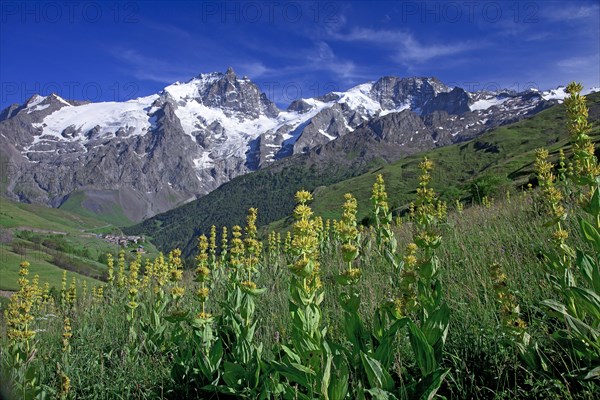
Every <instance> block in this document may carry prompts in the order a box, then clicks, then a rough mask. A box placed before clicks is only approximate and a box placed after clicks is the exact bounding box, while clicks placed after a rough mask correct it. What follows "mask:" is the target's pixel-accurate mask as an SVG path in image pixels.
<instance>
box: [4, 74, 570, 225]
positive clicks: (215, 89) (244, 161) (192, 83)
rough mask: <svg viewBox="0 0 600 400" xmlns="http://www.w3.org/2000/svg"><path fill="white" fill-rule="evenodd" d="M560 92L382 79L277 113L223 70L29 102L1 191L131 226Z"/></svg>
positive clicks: (500, 120) (536, 104) (406, 144)
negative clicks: (148, 91) (124, 94)
mask: <svg viewBox="0 0 600 400" xmlns="http://www.w3.org/2000/svg"><path fill="white" fill-rule="evenodd" d="M564 97H565V92H564V90H563V88H558V89H555V90H552V91H547V92H540V91H537V90H534V89H531V90H527V91H524V92H518V93H517V92H515V91H511V90H501V91H494V92H490V91H480V92H468V91H466V90H464V89H462V88H460V87H450V86H447V85H445V84H444V83H443V82H440V81H439V80H438V79H436V78H433V77H429V78H426V77H411V78H399V77H392V76H387V77H382V78H380V79H378V80H377V81H374V82H367V83H363V84H360V85H358V86H355V87H353V88H351V89H349V90H347V91H345V92H331V93H328V94H326V95H324V96H321V97H317V98H308V99H298V100H295V101H293V102H292V103H291V104H290V105H289V107H287V109H285V110H282V109H280V108H278V107H277V105H276V104H275V103H273V102H272V101H271V100H269V99H268V98H267V96H266V95H265V93H263V92H261V90H260V88H259V87H258V86H257V85H256V84H255V83H253V82H252V81H251V80H250V79H249V78H247V77H242V78H240V77H238V76H236V74H235V73H234V71H233V70H232V69H231V68H230V69H228V70H227V71H226V73H209V74H201V75H199V76H197V77H194V78H192V79H191V80H189V81H188V82H185V83H180V82H176V83H174V84H172V85H169V86H167V87H165V88H164V89H163V90H161V91H160V92H159V93H157V94H153V95H150V96H146V97H141V98H137V99H134V100H129V101H125V102H101V103H90V102H83V101H76V100H71V99H63V98H61V97H59V96H58V95H56V94H51V95H48V96H41V95H34V96H32V97H31V98H30V99H29V100H27V101H26V102H25V103H24V104H22V105H17V104H15V105H12V106H10V107H8V108H6V109H4V110H3V111H2V112H1V113H0V161H1V162H2V165H4V166H9V168H5V171H3V175H5V176H3V177H2V178H3V179H2V186H1V189H2V191H3V195H5V196H7V197H9V198H11V199H13V200H17V201H20V202H26V203H41V204H46V205H50V206H52V207H61V208H67V209H76V210H80V211H83V212H86V213H88V214H89V213H91V214H93V215H96V216H97V217H98V218H100V219H102V218H105V220H109V221H114V220H115V219H116V220H119V221H120V223H121V225H128V224H130V223H133V222H139V221H142V220H145V219H148V218H150V217H152V216H154V215H156V214H159V213H162V212H165V211H168V210H171V209H173V208H175V207H177V206H179V205H182V204H185V203H187V202H190V201H192V200H195V199H197V198H200V197H202V196H205V195H207V194H208V193H210V192H212V191H214V190H215V189H217V188H218V187H220V186H221V185H223V184H224V183H226V182H228V181H230V180H232V179H233V178H235V177H238V176H240V175H244V174H247V173H249V172H252V171H257V170H264V171H269V173H271V174H273V173H276V171H281V170H282V169H285V168H290V167H292V166H297V165H302V166H304V167H305V166H307V165H308V166H311V167H312V168H313V169H315V168H316V169H317V170H318V171H320V172H321V175H329V177H330V179H329V180H328V181H327V180H325V181H324V182H323V184H325V183H334V182H335V181H339V180H341V179H345V178H349V177H351V176H355V175H358V174H360V173H363V172H365V171H367V170H368V169H369V168H372V167H373V166H377V165H381V164H385V163H391V162H394V161H397V160H399V159H402V158H404V157H406V156H409V155H412V154H416V153H418V152H422V151H425V150H430V149H434V148H437V147H442V146H447V145H450V144H453V143H458V142H463V141H466V140H469V139H472V138H474V137H477V136H479V135H481V134H482V133H484V132H486V131H489V130H490V129H493V128H495V127H498V126H500V125H506V124H509V123H513V122H516V121H519V120H521V119H523V118H527V117H530V116H533V115H535V114H537V113H539V112H540V111H542V110H544V109H546V108H549V107H551V106H553V105H555V104H557V103H559V102H560V101H561V100H562V99H563V98H564ZM333 166H335V170H337V172H336V171H334V170H328V168H333ZM247 189H248V190H250V188H247ZM270 195H272V196H275V197H276V196H277V195H278V194H277V193H271V194H270ZM111 218H112V219H111Z"/></svg>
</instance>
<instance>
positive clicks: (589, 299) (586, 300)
mask: <svg viewBox="0 0 600 400" xmlns="http://www.w3.org/2000/svg"><path fill="white" fill-rule="evenodd" d="M569 290H570V291H571V292H572V293H573V295H574V297H575V301H576V303H575V304H576V306H577V308H583V309H584V310H585V311H586V312H587V313H588V314H590V315H591V316H592V317H593V318H594V319H595V320H596V321H598V323H600V296H598V294H596V293H594V292H593V291H591V290H590V289H583V288H578V287H571V288H569Z"/></svg>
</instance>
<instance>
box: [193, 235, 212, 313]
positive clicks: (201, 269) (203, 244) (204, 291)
mask: <svg viewBox="0 0 600 400" xmlns="http://www.w3.org/2000/svg"><path fill="white" fill-rule="evenodd" d="M208 248H209V243H208V240H207V239H206V236H204V235H200V237H199V238H198V255H197V256H196V279H195V281H196V282H199V283H200V287H199V288H198V289H197V290H196V298H197V299H198V300H199V301H200V305H201V307H202V313H203V314H205V309H206V306H205V303H206V300H207V299H208V295H209V292H210V289H209V288H208V287H207V282H208V280H209V279H210V268H209V267H208Z"/></svg>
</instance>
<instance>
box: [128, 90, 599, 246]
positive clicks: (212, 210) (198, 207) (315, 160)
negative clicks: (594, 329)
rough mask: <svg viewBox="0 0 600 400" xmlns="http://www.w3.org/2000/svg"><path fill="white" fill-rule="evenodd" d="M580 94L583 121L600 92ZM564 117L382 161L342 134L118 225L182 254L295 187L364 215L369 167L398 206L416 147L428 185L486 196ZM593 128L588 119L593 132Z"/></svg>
mask: <svg viewBox="0 0 600 400" xmlns="http://www.w3.org/2000/svg"><path fill="white" fill-rule="evenodd" d="M587 101H588V106H589V109H590V121H592V122H596V121H599V120H600V93H592V94H590V95H588V96H587ZM565 118H566V117H565V111H564V106H562V105H557V106H554V107H552V108H550V109H548V110H545V111H542V112H540V113H539V114H536V115H535V116H533V117H531V118H529V119H526V120H522V121H520V122H517V123H514V124H510V125H506V126H503V127H500V128H497V129H495V130H493V131H490V132H488V133H485V134H483V135H482V136H479V137H477V138H475V139H472V140H471V141H468V142H464V143H459V144H455V145H451V146H447V147H442V148H437V149H434V150H431V151H428V152H424V153H417V152H413V153H412V155H411V153H408V154H407V153H405V154H404V155H405V157H404V158H402V159H401V160H400V161H398V162H395V163H392V164H388V165H386V164H387V162H386V160H385V159H381V158H378V157H372V158H371V159H370V160H367V161H365V159H364V157H362V156H364V154H360V153H359V152H358V151H359V148H360V146H359V144H358V143H355V146H351V145H349V139H347V141H346V142H338V141H337V140H336V141H332V142H330V143H328V144H327V145H325V146H323V147H320V148H317V149H316V150H315V151H311V152H309V153H307V154H303V155H299V156H295V157H292V158H291V159H290V160H286V161H284V162H281V163H279V164H276V165H274V166H272V167H270V168H267V169H264V170H261V171H258V172H255V173H251V174H247V175H244V176H241V177H238V178H236V179H233V180H232V181H230V182H229V183H227V184H225V185H223V186H221V187H220V188H219V189H217V190H215V191H213V192H211V193H209V194H208V195H207V196H205V197H203V198H201V199H199V200H196V201H194V202H191V203H188V204H186V205H184V206H182V207H179V208H177V209H174V210H171V211H169V212H166V213H163V214H159V215H157V216H155V217H153V218H150V219H148V220H146V221H144V222H142V223H141V224H138V225H135V226H132V227H128V228H125V231H126V232H129V233H131V234H144V235H147V236H150V237H151V238H152V240H153V243H154V244H155V245H156V246H157V247H158V248H160V249H162V250H168V249H172V248H175V247H180V248H182V249H184V254H187V255H189V254H191V253H192V251H193V250H194V248H195V246H196V237H197V236H198V235H199V234H200V233H207V232H208V230H209V229H210V226H211V225H213V224H214V225H216V226H232V225H235V224H239V225H243V222H244V218H245V210H247V209H248V208H250V207H257V208H258V209H259V215H258V223H259V224H260V225H265V224H268V223H270V222H273V221H277V220H280V219H282V218H286V217H288V216H289V215H290V214H291V212H292V209H293V195H294V193H295V192H296V191H297V190H299V189H302V188H303V189H306V190H310V191H315V198H316V199H315V202H314V207H315V211H316V212H317V213H318V214H320V215H323V216H324V217H336V216H338V213H339V212H338V211H335V210H337V207H332V206H333V205H337V204H339V202H340V199H342V196H343V194H344V193H346V192H352V193H354V194H355V195H356V196H357V198H358V199H359V217H360V218H361V219H364V218H365V217H367V212H366V207H368V201H367V200H368V198H369V196H370V190H371V187H372V184H373V181H374V177H375V175H376V174H377V173H383V174H384V177H385V178H386V181H387V182H389V192H388V193H389V195H390V199H392V200H391V203H392V204H391V205H392V207H393V208H395V209H401V208H403V207H405V206H406V205H407V203H408V202H409V201H410V200H411V199H412V198H413V197H414V188H415V187H416V186H415V182H416V179H417V176H418V175H417V172H416V169H417V164H418V160H420V159H421V158H422V157H423V156H424V155H426V156H427V157H429V158H431V159H433V160H434V162H436V163H439V168H436V172H435V174H436V176H435V177H434V182H435V184H434V187H435V189H436V190H438V191H439V192H440V193H441V196H442V198H443V199H445V200H446V201H454V200H455V199H463V200H470V199H471V198H473V197H476V198H478V199H480V198H482V197H483V196H484V195H486V194H487V195H490V196H494V195H495V194H496V193H498V192H504V191H505V190H506V189H509V188H514V187H519V186H520V185H523V184H526V183H527V182H528V180H529V178H530V173H531V164H532V162H533V159H534V157H533V152H534V150H535V149H536V148H539V147H542V146H545V147H549V148H550V149H551V150H552V149H557V148H558V147H559V146H561V145H564V144H565V143H566V142H567V132H566V129H565V128H564V126H565ZM598 132H599V131H598V127H597V126H596V127H595V128H594V131H593V134H595V135H597V134H598ZM365 133H368V132H366V131H365ZM347 137H349V136H345V137H344V138H347ZM344 138H342V139H344ZM336 142H337V143H336ZM332 148H333V149H332ZM319 152H330V153H335V152H337V154H338V155H339V154H345V155H346V163H339V162H334V161H333V160H334V159H337V160H338V161H339V158H338V157H332V158H331V162H328V161H327V158H326V157H320V154H319ZM352 160H359V161H357V162H356V163H353V162H352ZM367 171H370V172H367ZM363 173H364V174H363ZM488 191H489V193H487V192H488ZM484 192H485V193H484ZM474 194H475V196H473V195H474ZM280 225H281V226H283V225H284V224H283V223H281V224H280Z"/></svg>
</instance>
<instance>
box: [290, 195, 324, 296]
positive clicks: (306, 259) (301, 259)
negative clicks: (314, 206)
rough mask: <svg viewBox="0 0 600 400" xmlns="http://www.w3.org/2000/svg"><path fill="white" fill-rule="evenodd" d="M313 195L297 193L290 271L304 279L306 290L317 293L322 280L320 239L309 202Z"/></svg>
mask: <svg viewBox="0 0 600 400" xmlns="http://www.w3.org/2000/svg"><path fill="white" fill-rule="evenodd" d="M311 200H312V195H311V194H310V193H309V192H307V191H305V190H301V191H299V192H297V193H296V202H297V203H298V204H297V205H296V208H295V209H294V217H295V219H296V222H295V223H294V227H293V231H294V236H293V238H292V241H291V249H290V252H291V254H292V255H293V256H294V261H293V262H292V264H291V265H290V270H291V271H292V272H293V273H294V274H295V275H297V276H299V277H302V278H304V289H305V290H307V291H309V292H310V291H315V290H317V289H319V288H320V287H321V286H322V285H321V280H320V277H319V262H318V258H319V238H318V234H317V231H316V229H315V220H314V219H311V216H312V214H313V212H312V210H311V208H310V206H308V204H307V203H308V202H309V201H311Z"/></svg>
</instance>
